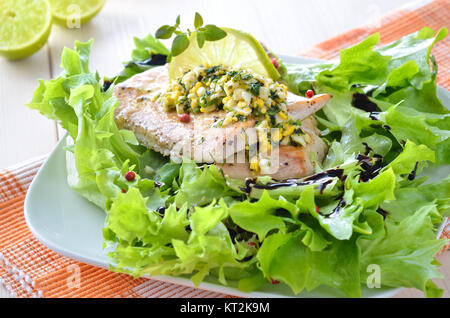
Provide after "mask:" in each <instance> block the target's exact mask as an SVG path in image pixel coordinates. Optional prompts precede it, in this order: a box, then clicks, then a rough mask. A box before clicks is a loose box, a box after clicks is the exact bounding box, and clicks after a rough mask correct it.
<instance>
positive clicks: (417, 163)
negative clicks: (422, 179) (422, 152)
mask: <svg viewBox="0 0 450 318" xmlns="http://www.w3.org/2000/svg"><path fill="white" fill-rule="evenodd" d="M418 165H419V161H416V164H415V165H414V169H413V171H411V173H410V174H409V175H408V180H410V181H412V180H414V179H415V178H416V173H417V166H418Z"/></svg>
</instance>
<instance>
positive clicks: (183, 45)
mask: <svg viewBox="0 0 450 318" xmlns="http://www.w3.org/2000/svg"><path fill="white" fill-rule="evenodd" d="M188 46H189V39H188V37H187V35H186V34H178V35H177V36H176V37H175V39H174V40H173V43H172V56H177V55H180V54H181V53H183V52H184V51H185V50H186V49H187V48H188Z"/></svg>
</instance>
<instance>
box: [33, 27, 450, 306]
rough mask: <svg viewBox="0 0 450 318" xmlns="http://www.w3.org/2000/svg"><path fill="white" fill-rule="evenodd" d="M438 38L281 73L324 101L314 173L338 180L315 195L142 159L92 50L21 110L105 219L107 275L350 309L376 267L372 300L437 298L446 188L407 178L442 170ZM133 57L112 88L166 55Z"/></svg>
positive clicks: (67, 59) (405, 41)
mask: <svg viewBox="0 0 450 318" xmlns="http://www.w3.org/2000/svg"><path fill="white" fill-rule="evenodd" d="M446 34H447V30H446V29H442V30H440V31H439V32H438V33H437V34H436V35H434V32H433V31H432V30H431V29H429V28H425V29H422V30H420V31H419V32H417V33H414V34H412V35H408V36H406V37H404V38H402V39H400V40H398V41H396V42H393V43H392V44H389V45H387V46H384V47H381V48H375V45H376V44H377V43H378V41H379V36H378V35H377V34H375V35H372V36H370V37H369V38H367V39H366V40H364V41H363V42H361V43H360V44H358V45H356V46H354V47H352V48H349V49H345V50H342V51H341V60H340V62H339V63H336V64H332V63H326V64H314V65H283V70H284V72H283V80H284V81H285V82H286V83H287V84H288V86H289V88H290V89H291V90H292V91H293V92H295V93H298V94H301V93H303V92H304V91H306V90H307V89H310V88H314V89H315V90H316V91H317V92H322V91H324V92H330V93H332V94H333V96H334V97H333V99H332V100H331V101H330V103H329V104H328V105H327V106H326V107H325V108H324V109H323V111H321V112H320V113H319V114H318V115H317V119H318V121H319V123H320V127H321V128H322V129H323V134H324V136H325V138H326V139H327V140H328V142H329V144H330V148H329V152H328V154H327V157H326V159H325V161H324V162H323V163H322V164H321V165H318V166H317V167H316V170H317V173H321V172H327V171H332V170H333V169H340V170H342V176H341V177H339V176H335V177H330V178H328V179H327V183H326V184H325V185H324V184H323V183H321V182H320V179H319V181H318V182H313V183H309V184H308V183H306V184H305V183H301V182H300V181H302V180H298V181H299V182H298V184H292V186H289V187H275V188H273V189H269V190H264V189H260V188H252V187H250V188H249V189H245V185H244V183H243V182H242V181H240V180H230V179H226V178H225V177H224V176H223V174H222V173H221V170H220V166H216V165H198V164H195V163H193V162H192V161H190V160H184V161H183V162H182V163H174V162H170V161H169V160H168V159H167V158H164V157H163V156H161V155H159V154H157V153H155V152H153V151H151V150H148V149H146V148H144V147H142V146H140V145H139V143H138V142H137V140H136V138H135V136H134V135H133V133H131V132H130V131H122V130H119V129H118V128H117V126H116V124H115V122H114V109H115V108H116V107H117V105H118V101H117V100H116V99H115V98H114V97H113V96H112V90H113V86H114V83H112V86H111V87H109V88H108V87H107V86H108V85H106V86H104V85H103V84H104V83H102V81H101V80H100V77H99V75H98V74H96V73H92V72H90V71H89V68H88V61H89V53H90V49H91V45H92V41H90V42H88V43H79V42H76V43H75V50H71V49H67V48H66V49H64V52H63V55H62V63H61V64H62V67H63V68H64V72H63V73H62V74H61V75H60V76H59V77H57V78H55V79H52V80H50V81H40V85H39V87H38V88H37V89H36V91H35V94H34V97H33V100H32V101H31V103H30V104H29V105H28V106H29V107H30V108H32V109H36V110H38V111H40V112H41V113H42V114H43V115H45V116H47V117H49V118H50V119H53V120H57V121H58V122H59V123H60V124H61V125H62V126H63V127H64V128H65V129H66V130H67V131H68V136H69V140H72V142H70V143H69V144H68V146H67V151H68V156H67V158H68V160H67V169H68V182H69V184H70V186H71V187H72V188H73V189H74V190H75V191H77V192H78V193H79V194H80V195H81V196H83V197H85V198H86V199H88V200H90V201H92V202H93V203H95V204H96V205H98V206H99V207H100V208H102V209H104V210H105V211H106V221H105V227H104V229H103V236H104V240H105V247H107V248H108V250H109V251H110V252H109V256H110V261H111V269H112V270H115V271H118V272H125V273H130V274H132V275H134V276H135V277H139V276H142V275H145V274H149V275H189V276H190V277H191V279H192V281H193V282H194V283H195V284H196V285H197V286H198V285H199V284H200V283H201V282H202V281H203V280H204V279H205V277H206V276H207V275H214V276H216V277H217V278H218V279H219V281H220V282H221V283H222V284H227V283H228V281H230V280H237V281H238V286H239V288H240V289H241V290H244V291H252V290H255V289H258V288H260V287H262V286H263V285H264V284H267V283H269V282H270V281H274V280H278V281H280V282H281V283H283V284H286V285H288V286H289V287H290V288H291V289H292V291H293V292H294V293H295V294H298V293H300V292H302V291H303V290H307V291H310V290H313V289H315V288H317V287H319V286H323V285H327V286H331V287H333V288H337V289H339V290H341V291H342V292H343V293H344V294H345V295H347V296H349V297H360V296H361V291H362V288H361V286H362V285H363V284H365V282H366V279H367V278H368V273H367V267H368V266H369V265H371V264H377V265H378V266H380V268H381V271H382V277H381V284H382V285H383V286H389V287H399V286H406V287H415V288H418V289H420V290H422V291H424V292H425V293H426V294H427V295H428V296H439V295H440V291H439V289H438V288H437V287H436V286H435V285H434V284H433V282H432V281H431V279H432V278H436V277H440V274H439V273H438V272H437V264H436V262H435V261H434V256H435V254H436V252H438V251H439V249H440V248H441V247H442V246H443V245H444V244H445V242H446V241H445V240H437V239H435V229H436V226H437V225H438V224H439V223H440V222H441V221H442V217H443V215H448V214H449V211H450V201H449V200H450V199H449V198H450V183H449V178H448V177H447V178H445V179H443V180H440V181H437V182H434V183H430V184H426V185H424V184H423V183H424V181H425V178H415V179H414V178H412V177H410V176H411V175H413V176H415V174H419V173H420V172H421V170H422V169H423V168H424V167H425V166H426V165H427V163H429V162H435V163H436V164H438V165H442V164H444V163H448V159H449V158H450V156H449V146H448V136H449V116H448V114H449V112H448V111H447V110H446V109H445V108H444V107H443V105H442V104H441V102H440V101H439V99H437V97H436V72H437V69H436V66H435V65H434V67H433V68H432V69H431V70H430V68H429V67H428V65H429V64H428V63H429V62H430V61H431V60H432V58H431V55H430V52H431V48H432V46H433V44H434V43H435V42H437V41H439V40H442V38H444V37H445V35H446ZM135 43H136V46H137V47H136V49H135V50H134V51H133V54H132V58H133V63H134V64H133V63H127V64H126V68H125V70H124V71H123V72H122V73H121V74H119V76H118V77H117V78H115V81H116V82H120V81H123V80H125V79H127V78H129V77H130V76H132V75H134V74H136V73H139V72H142V71H144V70H146V69H148V68H151V67H153V66H152V65H150V64H145V66H144V64H143V63H139V61H143V60H148V59H150V58H152V56H154V55H167V54H168V52H169V50H167V49H166V48H165V47H164V46H163V45H162V44H161V43H160V42H159V41H158V40H156V39H154V38H153V37H152V36H151V35H149V36H147V37H146V38H144V39H135ZM113 82H114V81H113ZM105 88H106V89H105ZM355 94H360V95H362V96H366V97H365V98H367V100H368V101H371V102H372V103H374V104H375V105H376V107H377V108H378V109H377V112H376V114H372V115H376V116H375V119H377V120H372V118H370V117H369V113H367V112H366V111H364V110H361V109H358V108H356V107H354V106H352V100H353V98H354V95H355ZM372 117H373V116H372ZM386 128H388V129H386ZM149 167H150V168H151V169H149ZM129 170H133V171H135V172H136V178H135V180H134V181H132V182H130V181H127V180H126V179H125V178H124V175H125V173H126V172H127V171H129ZM413 171H414V173H413ZM257 182H258V183H259V184H260V185H267V184H268V183H271V182H273V180H271V179H270V178H267V177H265V178H258V180H257ZM247 190H249V191H247Z"/></svg>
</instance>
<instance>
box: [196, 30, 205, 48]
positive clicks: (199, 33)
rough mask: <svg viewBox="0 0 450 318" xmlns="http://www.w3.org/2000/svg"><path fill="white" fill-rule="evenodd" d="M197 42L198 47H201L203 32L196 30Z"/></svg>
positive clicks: (203, 42)
mask: <svg viewBox="0 0 450 318" xmlns="http://www.w3.org/2000/svg"><path fill="white" fill-rule="evenodd" d="M197 44H198V47H199V48H202V47H203V45H204V44H205V32H202V31H198V32H197Z"/></svg>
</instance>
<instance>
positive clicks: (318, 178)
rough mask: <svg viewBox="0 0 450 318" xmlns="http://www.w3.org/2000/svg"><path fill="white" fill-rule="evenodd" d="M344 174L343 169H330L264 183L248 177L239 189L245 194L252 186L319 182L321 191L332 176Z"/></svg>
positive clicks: (275, 187)
mask: <svg viewBox="0 0 450 318" xmlns="http://www.w3.org/2000/svg"><path fill="white" fill-rule="evenodd" d="M343 174H344V170H343V169H330V170H326V171H323V172H319V173H316V174H314V175H312V176H309V177H307V178H304V179H302V180H298V179H287V180H283V181H279V182H278V181H276V182H271V183H268V184H265V185H262V184H256V181H257V180H256V179H255V178H248V179H246V180H245V187H242V188H241V190H242V191H243V192H245V193H247V194H250V192H251V190H252V188H254V189H266V190H274V189H278V188H280V187H293V186H303V185H310V184H317V183H318V184H320V186H319V187H320V188H319V190H320V191H321V193H322V192H323V190H324V189H325V187H326V186H327V185H328V184H329V183H331V182H332V180H331V179H332V178H336V177H338V178H341V177H342V175H343Z"/></svg>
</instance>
